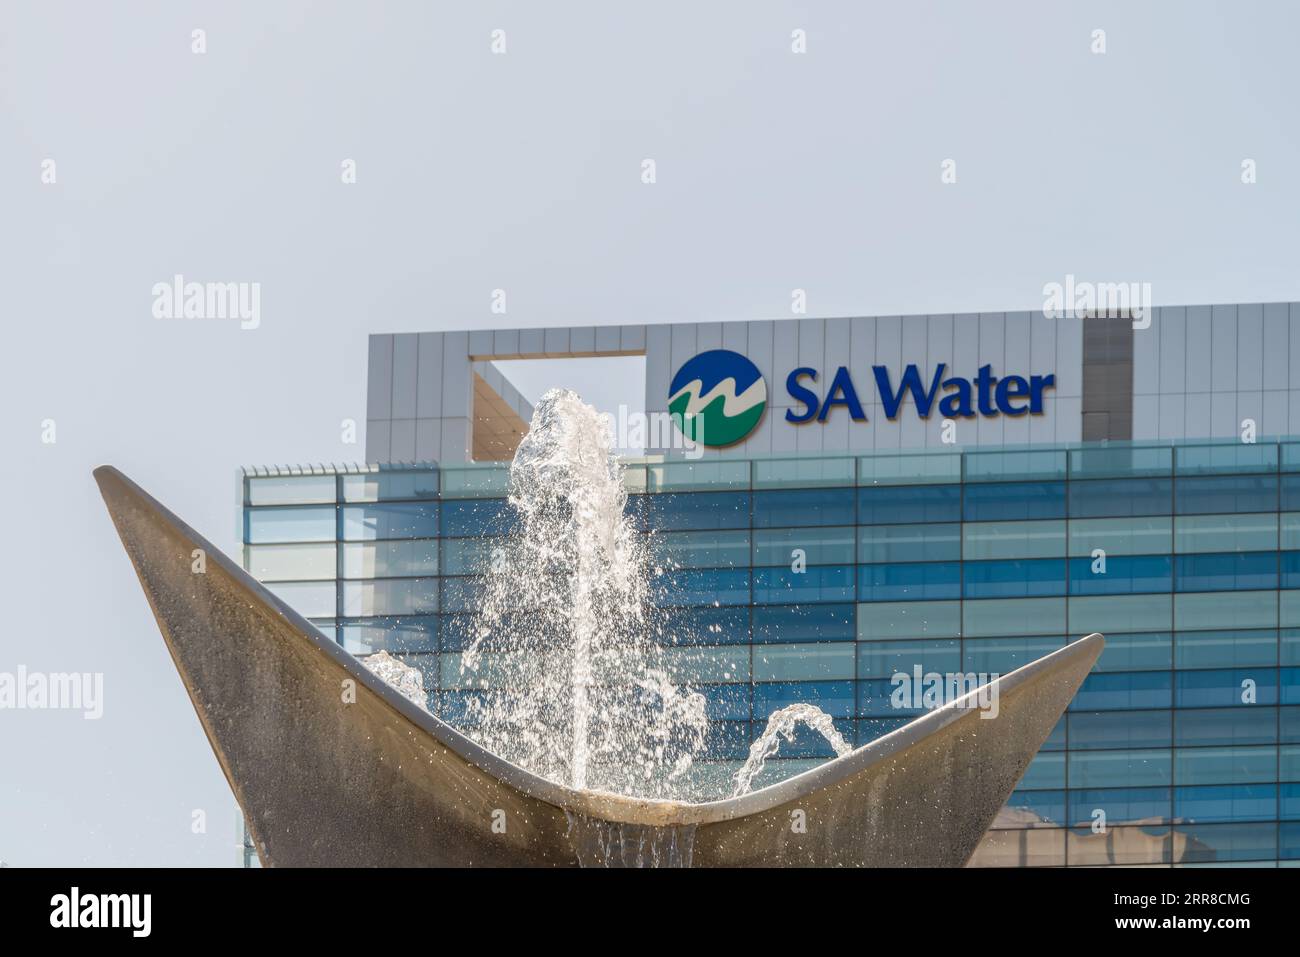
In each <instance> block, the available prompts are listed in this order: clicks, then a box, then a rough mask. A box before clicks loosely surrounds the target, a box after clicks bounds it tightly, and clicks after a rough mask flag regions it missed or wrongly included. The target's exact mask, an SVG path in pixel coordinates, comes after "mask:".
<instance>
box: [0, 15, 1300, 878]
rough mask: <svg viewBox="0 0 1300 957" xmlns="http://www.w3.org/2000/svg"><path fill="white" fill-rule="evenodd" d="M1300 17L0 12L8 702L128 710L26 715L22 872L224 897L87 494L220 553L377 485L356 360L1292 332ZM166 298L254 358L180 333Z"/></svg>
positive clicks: (207, 803)
mask: <svg viewBox="0 0 1300 957" xmlns="http://www.w3.org/2000/svg"><path fill="white" fill-rule="evenodd" d="M1296 10H1297V8H1296V7H1295V6H1294V5H1293V4H1290V3H1283V2H1280V0H1279V2H1273V3H1243V2H1232V3H1222V4H1210V3H1196V2H1185V0H1184V2H1146V3H1140V4H1134V3H1131V2H1129V3H1097V2H1090V3H1050V4H1045V3H1041V2H1017V3H984V4H975V3H966V2H952V3H921V2H916V3H907V4H899V3H892V4H865V3H856V2H855V3H850V2H828V0H823V2H818V3H780V2H763V0H735V2H715V3H708V4H701V3H687V2H672V0H664V2H659V3H655V4H652V5H649V6H645V5H640V6H629V5H626V4H610V3H599V2H594V0H593V2H587V3H577V2H575V3H565V4H546V5H542V4H537V3H531V2H518V3H504V2H501V3H481V4H436V5H435V4H429V3H418V2H414V0H412V2H403V3H399V2H380V3H372V4H365V5H358V4H342V3H320V4H311V3H305V2H276V3H265V2H221V3H216V2H211V3H178V2H161V0H160V2H155V3H99V4H87V3H72V2H42V3H39V4H30V3H18V2H15V0H0V289H3V291H4V297H5V298H4V303H5V311H4V324H3V334H4V337H5V338H4V343H5V349H4V351H3V355H4V357H5V370H4V375H3V376H0V390H3V391H2V398H3V405H2V406H0V408H2V409H3V415H2V417H0V428H2V429H3V431H2V432H0V442H2V443H3V445H2V447H3V449H4V451H5V454H6V465H7V467H6V468H5V469H3V470H0V476H2V477H0V482H3V500H4V501H5V503H6V506H7V520H6V523H5V525H6V528H5V530H6V536H7V545H6V548H5V549H4V558H3V569H2V571H3V580H4V582H5V584H6V590H5V594H6V595H7V596H8V604H7V612H8V616H7V620H6V623H5V625H6V627H5V629H4V632H3V636H2V637H0V671H11V670H13V669H15V668H16V667H17V665H19V664H23V665H26V666H27V667H28V668H30V669H38V670H44V671H102V672H103V673H104V681H105V702H104V708H105V713H104V717H103V718H102V720H100V721H97V722H90V721H83V720H82V718H81V717H80V716H79V715H77V714H72V713H63V712H30V711H24V712H12V711H0V755H3V757H4V760H3V761H2V762H0V860H5V861H8V862H9V863H11V864H13V865H32V864H128V865H132V864H233V863H235V862H236V861H237V859H238V853H237V850H236V846H235V844H236V812H235V806H234V801H233V799H232V798H231V796H230V792H229V790H228V788H227V787H226V784H225V782H224V780H223V778H222V776H221V773H220V771H219V770H218V767H217V764H216V762H215V760H213V757H212V754H211V752H210V750H209V748H208V746H207V744H206V742H205V740H204V738H203V734H202V732H201V730H200V728H199V724H198V721H197V720H196V718H195V716H194V713H193V711H192V709H191V707H190V705H189V702H188V699H187V698H186V695H185V693H184V691H183V690H182V688H181V684H180V681H179V680H178V679H177V677H176V674H175V671H174V669H173V668H172V665H171V662H170V659H169V658H168V656H167V653H166V651H165V649H164V646H163V644H162V641H161V640H160V638H159V636H158V633H157V629H156V627H155V625H154V623H153V620H152V618H151V616H150V615H149V612H148V608H147V606H146V604H145V601H144V598H143V596H142V594H141V592H140V589H139V587H138V585H137V584H136V581H135V579H134V576H133V574H132V572H131V569H130V566H129V564H128V562H127V560H126V558H125V556H124V555H123V553H122V551H121V548H120V546H119V545H118V543H117V540H116V538H115V536H114V533H113V530H112V527H111V524H110V522H109V520H108V518H107V516H106V515H105V513H104V510H103V507H102V505H101V503H100V501H99V497H98V494H97V491H96V489H95V486H94V483H93V482H92V480H91V476H90V471H91V469H92V468H93V467H94V466H95V465H98V464H101V463H105V462H107V463H112V464H115V465H117V466H119V467H120V468H122V469H123V470H124V471H125V472H126V473H127V474H128V475H130V476H132V477H133V478H135V479H136V480H137V481H139V482H140V483H141V484H142V485H143V486H144V487H145V488H147V489H149V490H150V491H151V492H153V493H154V494H155V495H156V496H157V497H159V498H160V499H161V500H162V501H163V502H165V503H166V504H167V505H169V506H170V507H171V508H172V509H174V510H175V511H176V512H178V513H179V514H180V515H181V516H183V517H184V518H185V519H186V520H188V521H189V522H190V523H191V524H193V525H194V526H195V527H196V528H198V529H199V530H200V531H201V532H203V533H204V534H206V535H208V536H210V537H211V538H212V539H213V540H214V541H215V542H216V543H217V544H218V545H221V546H222V547H225V548H229V549H230V550H231V551H232V552H233V551H234V550H235V547H236V543H237V541H238V538H237V504H238V497H237V479H236V477H237V466H239V465H240V464H242V463H290V462H304V461H309V462H319V461H346V460H353V459H356V458H357V457H358V456H359V455H360V454H361V452H360V449H361V448H362V446H348V445H344V444H342V443H341V441H340V428H339V423H340V421H341V420H342V419H344V418H354V419H357V420H359V421H360V420H363V419H364V396H365V391H364V385H365V383H364V375H365V343H366V336H367V334H368V333H371V332H398V331H412V332H414V331H424V330H433V329H465V328H482V327H494V326H500V325H505V324H508V325H510V326H537V325H577V324H587V323H591V324H599V323H643V322H645V323H650V322H666V321H672V320H708V321H718V320H729V319H760V318H778V317H781V316H783V315H786V314H788V311H789V303H790V290H791V289H792V288H795V287H801V288H804V289H806V290H807V291H808V300H809V313H810V314H811V315H821V316H828V315H834V316H842V315H888V314H898V313H925V312H963V311H965V312H969V311H978V310H996V311H1001V310H1010V309H1032V308H1036V307H1037V306H1039V305H1040V303H1041V289H1042V286H1043V284H1044V283H1045V282H1048V281H1051V280H1060V279H1062V278H1063V277H1064V276H1065V274H1066V273H1074V274H1076V275H1078V276H1081V277H1094V278H1097V279H1102V280H1111V281H1118V280H1130V279H1131V280H1143V281H1149V282H1151V283H1152V284H1153V289H1154V293H1155V297H1156V300H1157V302H1159V303H1189V302H1190V303H1200V302H1232V301H1277V300H1294V299H1300V271H1298V270H1297V268H1296V252H1297V243H1296V238H1295V235H1296V223H1297V222H1300V216H1298V215H1297V214H1298V213H1300V178H1298V177H1297V171H1298V170H1300V162H1298V161H1300V138H1298V135H1297V132H1296V123H1295V97H1296V91H1297V89H1300V60H1297V58H1296V56H1295V54H1294V44H1295V37H1296V35H1297V32H1298V28H1300V17H1298V16H1297V12H1296ZM195 28H202V29H204V30H206V31H207V53H206V54H204V55H201V56H200V55H195V54H193V53H191V50H190V46H191V39H190V37H191V31H192V30H193V29H195ZM498 28H499V29H503V30H505V31H506V36H507V44H508V51H509V52H508V53H507V54H506V55H505V56H494V55H492V54H491V52H490V50H489V42H490V37H489V34H490V32H491V31H492V30H493V29H498ZM796 28H802V29H805V30H806V31H807V35H808V52H807V53H806V54H805V55H801V56H800V55H795V54H792V53H791V52H790V34H791V31H792V30H794V29H796ZM1096 28H1101V29H1104V30H1105V31H1106V35H1107V47H1108V52H1107V53H1106V54H1105V55H1103V56H1096V55H1094V54H1092V53H1091V52H1090V51H1089V45H1090V33H1091V31H1092V30H1094V29H1096ZM348 158H351V159H355V160H356V162H357V169H358V182H357V183H356V184H355V185H343V184H342V183H341V182H340V164H341V163H342V162H343V160H345V159H348ZM645 158H653V159H655V160H656V162H657V165H658V182H657V183H656V184H655V185H654V186H646V185H644V184H642V183H641V182H640V170H641V162H642V160H643V159H645ZM947 158H953V159H955V160H956V161H957V169H958V181H957V183H956V184H955V185H947V186H946V185H942V184H941V183H940V163H941V162H942V161H943V160H945V159H947ZM1245 158H1252V159H1254V160H1256V162H1257V164H1258V183H1257V184H1255V185H1253V186H1245V185H1243V184H1242V183H1241V182H1240V167H1241V162H1242V160H1243V159H1245ZM46 159H53V160H54V161H55V163H56V170H57V182H56V183H55V184H53V185H44V184H42V183H41V181H40V175H41V163H42V161H43V160H46ZM175 273H182V274H184V275H186V276H187V277H189V278H192V279H198V280H214V281H215V280H233V281H247V282H260V283H261V287H262V299H261V310H262V318H261V326H260V328H258V329H256V330H253V331H241V330H240V329H239V328H237V326H236V325H235V324H232V323H220V322H199V321H171V322H168V321H162V320H158V319H155V318H153V316H152V315H151V311H150V306H151V294H150V290H151V287H152V285H153V284H154V283H155V282H158V281H165V280H168V279H170V277H171V276H172V275H173V274H175ZM496 288H505V289H507V290H508V295H509V298H508V303H509V314H508V315H507V316H505V317H502V316H496V315H493V314H492V313H491V312H490V310H489V306H490V296H491V291H492V290H493V289H496ZM593 375H595V374H594V373H593ZM567 384H570V385H575V386H578V387H579V388H580V389H586V388H592V389H594V388H595V387H597V386H598V382H597V381H596V380H595V379H593V380H592V381H589V382H586V383H584V382H581V381H574V382H570V383H567ZM46 419H53V420H55V422H56V424H57V443H56V444H54V445H45V444H42V442H41V423H42V421H43V420H46ZM290 759H291V758H290ZM194 809H204V810H206V812H207V815H208V830H207V833H206V834H198V835H196V834H193V833H191V826H190V825H191V814H192V811H193V810H194Z"/></svg>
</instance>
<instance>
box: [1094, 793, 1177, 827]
mask: <svg viewBox="0 0 1300 957" xmlns="http://www.w3.org/2000/svg"><path fill="white" fill-rule="evenodd" d="M1170 790H1171V789H1170V788H1167V787H1160V788H1123V787H1121V788H1091V789H1087V788H1085V789H1082V790H1078V791H1070V792H1069V794H1070V821H1069V823H1071V824H1083V823H1086V822H1090V821H1092V820H1093V812H1094V811H1098V810H1101V811H1105V812H1106V822H1107V824H1128V823H1131V822H1134V821H1149V820H1151V819H1155V820H1157V821H1165V820H1168V819H1169V817H1170V816H1171V809H1172V804H1173V802H1172V799H1171V797H1170Z"/></svg>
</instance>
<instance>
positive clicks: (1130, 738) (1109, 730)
mask: <svg viewBox="0 0 1300 957" xmlns="http://www.w3.org/2000/svg"><path fill="white" fill-rule="evenodd" d="M1069 725H1070V748H1071V749H1075V748H1077V749H1080V750H1087V749H1092V748H1167V747H1169V746H1170V744H1171V740H1172V739H1171V721H1170V712H1168V711H1085V712H1072V713H1070V715H1069Z"/></svg>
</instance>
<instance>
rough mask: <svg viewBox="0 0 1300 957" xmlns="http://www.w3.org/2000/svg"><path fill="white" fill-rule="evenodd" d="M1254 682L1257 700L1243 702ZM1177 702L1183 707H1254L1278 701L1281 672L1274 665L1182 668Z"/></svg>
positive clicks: (1177, 677)
mask: <svg viewBox="0 0 1300 957" xmlns="http://www.w3.org/2000/svg"><path fill="white" fill-rule="evenodd" d="M1246 682H1252V683H1253V684H1254V688H1255V704H1243V703H1242V695H1243V694H1244V693H1245V691H1246V688H1247V687H1248V686H1247V684H1246ZM1174 702H1175V705H1176V706H1177V707H1179V708H1227V707H1238V708H1251V707H1256V706H1258V705H1275V704H1277V672H1276V671H1274V670H1273V669H1272V668H1235V669H1230V670H1226V669H1225V670H1220V671H1179V672H1177V673H1176V674H1175V676H1174Z"/></svg>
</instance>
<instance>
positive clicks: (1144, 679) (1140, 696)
mask: <svg viewBox="0 0 1300 957" xmlns="http://www.w3.org/2000/svg"><path fill="white" fill-rule="evenodd" d="M1172 699H1173V679H1172V677H1171V676H1170V675H1169V673H1168V672H1159V671H1138V672H1132V673H1128V674H1126V673H1120V674H1105V673H1101V674H1095V673H1094V674H1090V675H1088V677H1087V678H1084V679H1083V685H1082V686H1081V687H1080V688H1079V693H1078V694H1077V695H1075V697H1074V701H1073V702H1072V703H1071V705H1070V710H1072V711H1115V710H1127V709H1138V708H1168V707H1169V706H1170V704H1171V703H1172Z"/></svg>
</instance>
